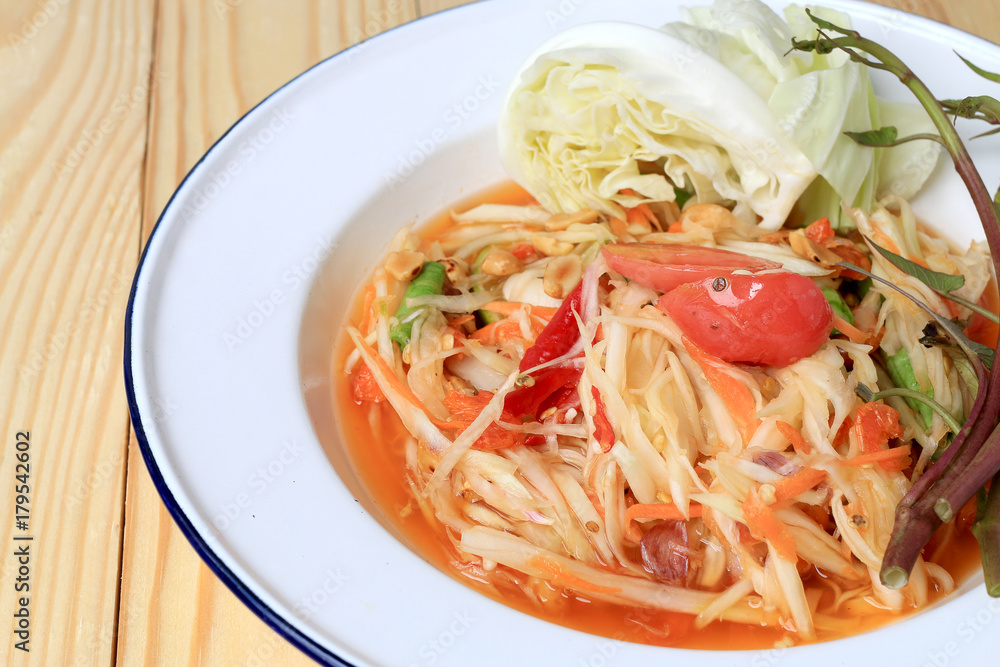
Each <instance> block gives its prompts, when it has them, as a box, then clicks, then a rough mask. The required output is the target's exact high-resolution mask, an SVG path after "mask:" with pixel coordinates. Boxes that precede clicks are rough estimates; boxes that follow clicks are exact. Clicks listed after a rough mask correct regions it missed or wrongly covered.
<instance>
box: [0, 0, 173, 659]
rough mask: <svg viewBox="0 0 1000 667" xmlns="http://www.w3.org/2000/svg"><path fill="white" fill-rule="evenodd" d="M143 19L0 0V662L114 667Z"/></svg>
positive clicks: (142, 130)
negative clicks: (22, 503)
mask: <svg viewBox="0 0 1000 667" xmlns="http://www.w3.org/2000/svg"><path fill="white" fill-rule="evenodd" d="M153 25H154V24H153V0H141V1H138V2H137V1H135V0H93V1H91V2H88V3H86V4H84V3H76V2H73V3H68V2H65V1H61V0H56V1H52V2H47V3H46V2H19V3H3V8H2V10H0V37H2V41H0V90H3V91H4V92H3V95H2V96H0V117H2V118H3V122H2V123H0V313H2V318H0V396H2V397H3V401H0V438H2V443H3V448H4V449H3V451H2V453H0V498H2V501H0V504H2V506H3V507H4V508H5V511H4V512H3V515H2V516H0V540H2V543H3V549H2V555H0V571H2V573H3V576H2V581H3V591H4V593H3V595H0V616H2V617H3V618H4V619H5V626H6V627H8V628H9V627H11V625H12V622H11V619H12V618H14V621H13V624H14V625H15V628H14V629H15V630H16V629H17V627H16V626H17V625H18V623H19V620H20V619H17V618H15V617H16V616H17V615H18V614H23V613H24V612H23V611H22V609H25V608H26V609H27V610H28V611H27V613H28V618H27V623H28V626H29V627H28V632H30V635H29V636H28V643H27V644H25V645H23V646H24V647H25V648H27V649H29V652H24V651H22V650H19V648H18V643H19V642H20V641H21V640H22V639H24V637H23V636H18V635H17V634H15V633H13V631H10V630H5V641H4V642H3V647H2V648H0V663H2V664H7V665H75V664H80V665H111V664H113V660H114V633H115V624H116V618H117V615H116V611H117V610H116V604H117V582H118V575H119V565H120V559H119V556H120V549H121V539H122V506H123V502H124V482H125V479H124V477H125V455H126V446H127V443H128V412H127V409H126V402H125V395H124V387H123V384H122V367H121V358H122V346H123V332H122V320H123V315H124V310H125V303H126V300H127V296H128V290H129V284H130V282H131V276H132V273H133V271H134V267H135V263H136V260H137V258H138V252H139V237H140V211H141V204H142V200H141V189H142V179H141V174H142V161H143V155H144V152H145V140H146V111H147V99H148V94H147V93H148V90H149V63H150V56H151V53H152V36H153ZM21 431H26V432H29V438H27V439H26V440H27V441H28V442H29V445H28V446H27V447H28V449H27V452H25V453H26V454H28V456H29V457H30V461H29V462H28V464H27V465H28V466H30V467H28V468H27V473H26V475H25V476H24V477H22V478H21V479H16V478H15V475H16V474H18V473H21V472H23V471H24V469H23V468H22V469H21V470H18V469H17V468H16V466H17V464H18V463H19V462H18V461H17V459H16V457H15V454H16V453H17V452H16V449H17V442H18V440H19V438H18V437H17V433H18V432H21ZM23 440H24V439H22V441H23ZM15 484H16V485H17V486H22V485H26V486H27V489H28V493H27V494H26V495H27V496H28V500H29V502H28V503H26V505H27V507H28V508H29V509H30V515H29V516H28V517H27V518H25V519H24V520H25V522H26V526H27V527H26V528H25V527H23V525H19V524H18V523H17V522H16V517H17V516H18V515H21V512H20V511H18V510H16V509H15V504H16V502H17V498H16V497H15V493H16V488H15ZM22 490H23V489H22ZM22 500H23V499H22ZM19 538H31V539H30V541H29V540H21V539H19ZM25 549H26V550H27V554H26V555H23V556H15V552H16V551H18V550H25ZM22 554H23V551H22ZM22 566H24V567H25V568H26V571H25V570H22V569H21V568H22ZM16 585H21V586H23V585H27V588H21V589H20V590H18V589H16V588H15V586H16ZM22 598H23V599H22ZM22 602H25V603H26V605H25V606H22ZM8 633H9V634H8Z"/></svg>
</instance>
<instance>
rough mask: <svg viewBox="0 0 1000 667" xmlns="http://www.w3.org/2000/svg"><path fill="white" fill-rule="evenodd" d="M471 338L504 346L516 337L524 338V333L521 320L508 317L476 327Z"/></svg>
mask: <svg viewBox="0 0 1000 667" xmlns="http://www.w3.org/2000/svg"><path fill="white" fill-rule="evenodd" d="M536 335H537V334H536ZM469 338H471V339H472V340H475V341H479V342H480V343H496V344H498V345H500V346H501V347H502V346H504V345H507V344H508V343H510V342H511V341H513V340H514V339H515V338H520V339H523V338H524V335H523V334H522V333H521V324H520V322H518V321H517V320H515V319H513V318H510V317H507V318H504V319H502V320H497V321H496V322H490V323H489V324H487V325H486V326H484V327H482V328H481V329H476V330H475V331H473V332H472V334H471V335H470V336H469Z"/></svg>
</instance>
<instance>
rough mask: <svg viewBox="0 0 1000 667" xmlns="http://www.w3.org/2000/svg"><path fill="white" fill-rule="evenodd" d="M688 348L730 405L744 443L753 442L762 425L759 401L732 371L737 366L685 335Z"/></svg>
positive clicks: (722, 397)
mask: <svg viewBox="0 0 1000 667" xmlns="http://www.w3.org/2000/svg"><path fill="white" fill-rule="evenodd" d="M684 349H686V350H687V352H688V354H690V355H691V358H693V359H694V360H695V361H697V362H698V365H699V366H700V367H701V370H702V371H703V372H704V373H705V379H706V380H708V383H709V384H710V385H712V389H713V390H714V391H715V393H716V394H718V395H719V398H721V399H722V402H723V403H725V404H726V409H727V410H729V414H731V415H732V416H733V419H735V420H736V425H737V426H738V427H739V429H740V435H742V436H743V442H744V443H747V442H750V438H752V437H753V434H754V433H755V432H756V431H757V427H758V426H760V419H758V418H757V407H756V402H755V401H754V398H753V394H752V393H751V392H750V388H749V387H747V386H746V385H745V384H744V383H742V382H740V381H739V380H737V379H736V378H734V377H733V376H732V375H731V374H730V372H729V371H730V370H732V369H733V368H734V367H733V366H732V365H731V364H728V363H726V362H725V361H723V360H722V359H719V358H718V357H715V356H712V355H711V354H709V353H708V352H705V351H704V350H702V349H701V348H700V347H698V346H697V345H695V344H694V343H692V342H691V341H690V340H688V339H687V337H685V338H684Z"/></svg>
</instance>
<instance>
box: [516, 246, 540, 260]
mask: <svg viewBox="0 0 1000 667" xmlns="http://www.w3.org/2000/svg"><path fill="white" fill-rule="evenodd" d="M510 254H512V255H514V257H517V258H518V259H519V260H521V261H522V262H524V261H527V260H528V259H530V258H532V257H534V256H535V255H537V254H538V253H536V252H535V246H533V245H531V244H530V243H518V244H516V245H514V247H512V248H511V249H510Z"/></svg>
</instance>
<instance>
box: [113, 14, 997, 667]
mask: <svg viewBox="0 0 1000 667" xmlns="http://www.w3.org/2000/svg"><path fill="white" fill-rule="evenodd" d="M825 4H828V5H831V6H835V7H837V8H840V9H843V10H845V11H847V12H849V13H850V14H851V15H852V16H853V17H854V21H855V26H856V27H858V28H860V29H861V30H862V31H864V32H865V33H867V34H869V35H872V36H873V37H875V38H876V39H878V40H879V41H881V42H883V43H885V44H886V45H888V46H889V47H890V48H893V49H895V50H896V51H897V52H898V53H899V54H900V55H901V56H903V58H904V59H905V60H907V61H908V62H910V63H911V64H912V65H913V66H914V67H915V68H916V69H917V71H918V72H920V73H922V74H923V75H924V76H925V78H926V79H927V80H928V81H929V82H930V83H931V85H932V86H933V87H934V89H935V90H936V91H937V92H938V93H939V94H940V95H942V96H962V95H964V94H971V93H973V92H975V91H979V90H982V89H988V86H987V85H985V82H984V81H983V80H981V79H979V78H978V77H976V76H975V75H973V74H972V73H971V72H969V71H968V70H967V69H966V68H965V67H964V66H963V65H962V64H961V63H960V62H959V61H958V60H957V59H956V58H955V56H954V55H953V54H952V52H951V50H952V48H958V49H959V50H960V51H961V52H962V53H963V55H965V56H967V57H969V58H971V59H972V60H973V61H976V62H978V63H979V64H980V65H982V66H984V67H986V68H988V69H991V70H994V71H997V70H1000V49H998V48H997V47H996V46H994V45H992V44H989V43H988V42H985V41H983V40H980V39H977V38H975V37H971V36H969V35H967V34H965V33H961V32H959V31H957V30H954V29H952V28H949V27H947V26H944V25H940V24H937V23H934V22H931V21H928V20H924V19H920V18H917V17H914V16H911V15H909V14H904V13H902V12H898V11H890V10H887V9H884V8H881V7H876V6H873V5H868V4H862V3H856V2H847V1H839V2H828V3H825ZM676 12H677V4H676V3H665V2H663V0H641V1H640V0H629V1H626V0H617V1H604V2H584V1H583V0H561V1H555V0H550V1H547V2H537V1H529V0H494V1H491V2H485V3H480V4H476V5H471V6H467V7H462V8H459V9H455V10H452V11H448V12H444V13H441V14H437V15H434V16H432V17H430V18H427V19H423V20H420V21H416V22H414V23H410V24H407V25H405V26H403V27H400V28H397V29H395V30H392V31H390V32H389V33H386V34H384V35H380V36H378V37H376V38H374V39H372V40H370V41H369V42H366V43H364V44H362V45H359V46H356V47H354V48H352V49H349V50H347V51H345V52H343V53H341V54H339V55H337V56H334V57H333V58H330V59H329V60H326V61H324V62H323V63H321V64H319V65H317V66H316V67H314V68H313V69H311V70H309V71H308V72H306V73H304V74H302V75H301V76H299V77H298V78H296V79H295V80H293V81H292V82H290V83H289V84H287V85H286V86H284V87H283V88H281V89H280V90H278V91H277V92H275V93H274V94H273V95H271V96H270V97H269V98H268V99H267V100H265V101H264V102H263V103H262V104H260V105H259V106H258V107H257V108H255V109H253V110H252V111H251V112H250V113H248V114H247V115H246V116H245V117H244V118H243V119H242V120H240V121H239V122H238V123H237V124H236V125H235V126H234V127H233V128H232V129H230V130H229V132H227V133H226V135H225V136H223V137H222V138H221V139H220V140H219V141H218V143H216V144H215V146H213V147H212V149H211V150H210V151H209V152H208V154H207V155H205V157H204V158H203V159H202V160H201V161H200V162H199V163H198V164H197V165H196V166H195V168H194V169H193V170H192V171H191V173H190V174H188V176H187V178H186V179H185V180H184V182H183V183H182V184H181V186H180V188H178V190H177V192H176V193H175V195H174V196H173V198H172V199H171V201H170V203H169V204H168V206H167V207H166V209H165V210H164V212H163V214H162V216H161V218H160V220H159V222H158V224H157V226H156V229H155V230H154V233H153V234H152V236H151V237H150V240H149V244H148V245H147V247H146V250H145V253H144V254H143V257H142V261H141V264H140V266H139V270H138V272H137V274H136V278H135V283H134V285H133V289H132V295H131V299H130V303H129V310H128V318H127V322H126V327H127V331H126V334H127V338H126V341H127V342H126V349H125V375H126V382H127V385H128V393H129V402H130V407H131V412H132V418H133V423H134V427H135V431H136V434H137V436H138V438H139V442H140V445H141V448H142V452H143V455H144V457H145V459H146V463H147V465H148V467H149V470H150V474H151V475H152V477H153V480H154V481H155V483H156V486H157V488H158V489H159V491H160V494H161V495H162V497H163V500H164V502H165V503H166V505H167V507H168V508H169V510H170V511H171V513H172V514H173V516H174V518H175V519H176V520H177V523H178V524H179V525H180V527H181V529H182V530H183V531H184V533H185V534H186V535H187V537H188V538H189V539H190V540H191V543H192V544H193V545H194V547H195V549H197V551H198V552H199V553H200V554H201V555H202V557H203V558H204V559H205V560H206V561H207V562H208V563H209V565H210V566H211V567H212V569H213V570H215V572H216V573H217V574H218V575H219V577H220V578H222V580H223V581H225V582H226V584H227V585H228V586H229V587H230V588H231V589H232V590H233V591H234V592H235V593H236V594H237V595H238V596H239V597H240V598H241V599H242V600H243V601H244V602H245V603H246V604H247V605H248V606H250V607H251V608H252V609H253V610H254V611H255V612H256V613H257V614H259V615H260V616H261V617H262V618H263V619H264V620H265V621H267V622H268V623H269V624H271V625H272V626H274V627H275V628H276V629H277V630H278V631H279V632H280V633H281V634H283V635H284V636H285V637H287V638H288V639H289V641H291V642H293V643H294V644H296V645H297V646H299V647H300V648H301V649H302V650H304V651H305V652H306V653H308V654H309V655H311V656H313V657H314V658H316V659H317V660H318V661H320V662H324V663H329V664H335V665H339V664H344V663H345V662H346V663H349V664H355V665H379V666H392V667H398V666H400V665H406V666H410V665H420V666H422V665H432V664H433V665H471V664H475V665H523V666H528V665H557V664H567V665H602V664H610V663H616V664H653V663H654V662H655V663H657V664H666V663H667V662H672V663H673V664H699V665H731V664H740V665H743V664H750V665H772V664H779V663H780V664H782V665H790V664H809V665H812V666H814V667H820V666H821V665H840V664H845V665H846V664H877V661H879V660H883V661H885V663H884V664H889V663H890V662H891V664H901V665H925V664H926V665H934V666H936V667H941V666H942V665H945V664H955V663H961V664H970V663H972V662H973V661H979V662H981V663H983V664H988V663H989V662H991V661H993V660H994V659H995V652H996V649H995V647H996V645H997V640H998V638H1000V620H995V618H996V616H997V614H998V613H1000V601H992V600H990V599H989V598H987V596H986V595H985V593H984V591H983V588H982V586H975V587H973V590H971V591H969V592H966V593H965V594H963V595H961V596H955V597H954V598H952V599H951V600H950V601H948V602H947V603H946V604H943V605H941V606H939V607H938V608H936V609H934V610H931V611H929V612H928V613H925V614H922V615H920V616H918V617H916V618H914V619H912V620H908V621H906V622H905V623H901V624H897V625H894V626H892V627H889V628H886V629H883V630H880V631H878V632H876V633H871V634H868V635H862V636H859V637H855V638H852V639H847V640H841V641H836V642H830V643H826V644H820V645H814V646H806V647H800V648H794V649H791V650H785V651H762V652H709V653H702V652H693V651H684V650H675V649H662V648H653V647H648V646H640V645H634V644H625V643H619V642H613V641H611V640H608V639H603V638H600V637H594V636H591V635H587V634H583V633H579V632H576V631H572V630H568V629H565V628H562V627H559V626H556V625H553V624H549V623H545V622H542V621H539V620H537V619H535V618H532V617H529V616H527V615H524V614H521V613H519V612H516V611H513V610H511V609H509V608H507V607H505V606H503V605H501V604H498V603H496V602H493V601H492V600H489V599H487V598H485V597H483V596H481V595H479V594H477V593H474V592H473V591H471V590H470V589H467V588H465V587H464V586H462V585H461V584H459V583H457V582H455V581H454V580H452V579H451V578H450V577H448V576H446V575H445V574H443V573H441V572H439V571H438V570H436V569H434V568H433V567H432V566H430V565H428V564H427V563H425V562H424V561H423V560H422V559H421V558H420V557H419V556H417V555H415V554H414V553H413V552H411V551H410V550H408V549H407V548H406V547H404V546H403V545H402V544H401V543H400V542H399V541H397V539H395V538H394V536H393V535H392V534H391V533H390V531H389V530H387V529H385V528H384V527H383V526H382V525H381V524H380V523H379V521H378V520H377V519H376V518H375V516H377V509H375V508H374V506H373V504H372V503H371V501H370V500H367V499H362V501H361V502H357V501H356V500H355V498H354V495H353V494H352V490H357V489H359V488H360V487H359V486H358V482H357V480H356V479H355V477H354V475H353V472H352V469H351V466H350V464H349V462H348V461H347V460H346V459H345V457H344V454H343V452H342V451H340V449H339V444H338V441H339V439H338V435H337V431H336V425H335V416H334V415H333V413H332V407H331V403H330V377H329V373H330V370H329V368H330V365H329V359H330V344H331V341H332V337H333V336H334V335H335V333H336V331H337V330H338V328H339V326H340V324H341V318H342V314H343V313H344V311H345V308H346V306H347V304H348V302H349V298H350V295H351V293H352V292H353V291H354V290H355V288H356V284H357V281H358V280H359V278H360V277H362V276H364V275H366V274H367V272H368V271H369V270H370V268H371V267H372V266H373V265H374V262H375V260H376V259H377V257H378V256H379V255H380V254H381V253H383V252H384V248H385V247H386V244H387V242H388V239H389V238H390V236H391V234H392V232H393V231H394V230H395V229H397V228H398V227H400V226H401V225H403V224H406V223H409V222H412V221H416V220H423V219H426V218H427V217H429V216H431V215H432V214H434V213H435V212H437V211H439V210H441V209H443V208H444V207H446V206H447V205H448V204H449V203H451V202H453V201H455V200H457V199H459V198H461V197H463V196H465V195H467V194H469V193H472V192H475V191H477V190H479V189H481V188H482V187H483V186H486V185H489V184H493V183H496V182H499V181H500V180H502V179H503V178H504V176H503V173H502V171H501V169H500V166H499V163H498V159H497V151H496V147H495V145H494V139H493V127H494V123H495V120H496V116H497V110H498V107H499V103H500V100H501V98H502V95H503V92H504V89H505V87H506V86H507V84H508V80H509V78H510V76H511V75H512V73H513V72H514V71H515V69H516V68H517V67H518V65H519V64H520V62H521V60H522V59H523V58H524V57H525V56H526V55H527V54H528V53H529V52H531V51H532V50H533V49H534V47H535V46H537V45H538V44H539V43H540V42H542V41H543V40H544V39H546V38H547V37H549V36H550V35H551V34H553V32H555V31H556V30H559V29H563V28H566V27H569V26H570V25H574V24H577V23H583V22H587V21H594V20H603V19H618V20H626V21H633V22H636V23H643V24H648V25H653V26H656V25H660V24H662V23H665V22H667V21H670V20H673V19H675V18H676V17H677V14H676ZM877 84H878V87H879V89H880V91H881V92H882V93H883V94H884V95H886V96H889V97H893V98H896V99H908V98H907V94H906V91H904V90H902V89H901V87H900V86H899V85H898V84H895V83H894V82H890V81H889V80H888V79H886V78H885V77H877ZM990 141H991V140H990V139H987V140H980V141H978V142H974V143H973V146H974V150H975V154H976V157H977V159H979V160H980V164H985V165H986V166H987V168H986V169H985V171H986V174H985V175H986V176H987V178H988V182H990V183H993V184H994V185H995V184H996V182H997V179H998V177H1000V160H998V159H997V158H996V156H995V155H994V156H988V155H987V154H986V153H987V149H988V148H989V147H990V145H991V144H990V143H989V142H990ZM993 141H994V143H993V144H992V146H994V147H995V140H993ZM987 158H988V159H987ZM967 202H968V197H967V196H966V195H965V194H964V191H963V190H962V188H961V185H960V184H959V183H958V180H957V178H956V177H955V176H954V174H953V172H952V171H951V169H950V168H948V167H947V166H942V167H941V168H939V170H938V173H937V174H936V176H935V180H934V183H933V186H932V187H931V188H930V189H929V190H928V191H927V192H926V193H925V195H923V196H922V197H921V198H920V200H919V201H918V202H917V207H918V211H919V212H920V213H921V214H922V215H924V216H925V217H926V218H927V219H929V220H932V221H938V222H939V223H940V226H941V227H942V228H943V229H945V230H946V231H947V232H948V233H949V234H950V235H951V236H952V237H956V236H957V237H959V238H969V237H971V236H976V237H980V236H982V234H981V231H977V225H978V223H977V222H976V218H975V215H974V213H973V209H972V207H971V204H969V203H967ZM321 442H322V443H323V444H322V445H321ZM324 445H325V446H326V448H327V449H328V450H329V456H328V455H327V453H326V452H324ZM331 460H332V461H333V463H334V464H335V466H336V469H335V468H334V466H333V465H331ZM338 473H339V474H338ZM373 515H374V516H373ZM265 662H266V660H265Z"/></svg>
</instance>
